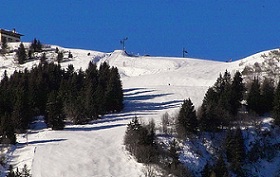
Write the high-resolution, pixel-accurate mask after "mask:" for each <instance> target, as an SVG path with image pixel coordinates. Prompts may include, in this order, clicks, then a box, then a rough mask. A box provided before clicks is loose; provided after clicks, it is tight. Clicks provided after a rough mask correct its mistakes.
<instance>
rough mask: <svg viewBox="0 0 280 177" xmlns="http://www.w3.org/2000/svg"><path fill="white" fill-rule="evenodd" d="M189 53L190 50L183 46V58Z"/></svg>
mask: <svg viewBox="0 0 280 177" xmlns="http://www.w3.org/2000/svg"><path fill="white" fill-rule="evenodd" d="M187 53H188V51H187V50H186V49H185V48H183V58H185V55H186V54H187Z"/></svg>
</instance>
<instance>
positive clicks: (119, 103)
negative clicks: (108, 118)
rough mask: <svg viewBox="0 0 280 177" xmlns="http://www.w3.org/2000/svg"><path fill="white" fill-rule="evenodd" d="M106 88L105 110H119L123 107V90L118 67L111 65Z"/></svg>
mask: <svg viewBox="0 0 280 177" xmlns="http://www.w3.org/2000/svg"><path fill="white" fill-rule="evenodd" d="M106 88H107V89H106V92H105V102H106V103H105V105H106V112H120V111H121V110H122V108H123V91H122V83H121V80H120V75H119V73H118V69H117V68H115V67H112V68H111V70H110V76H109V81H108V83H107V86H106Z"/></svg>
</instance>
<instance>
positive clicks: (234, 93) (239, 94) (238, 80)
mask: <svg viewBox="0 0 280 177" xmlns="http://www.w3.org/2000/svg"><path fill="white" fill-rule="evenodd" d="M244 92H245V86H244V84H243V79H242V77H241V73H240V72H236V73H235V75H234V77H233V81H232V85H231V91H230V113H231V114H232V115H234V116H236V114H237V112H238V109H239V108H240V107H241V101H242V100H243V93H244Z"/></svg>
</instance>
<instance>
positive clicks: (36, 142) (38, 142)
mask: <svg viewBox="0 0 280 177" xmlns="http://www.w3.org/2000/svg"><path fill="white" fill-rule="evenodd" d="M66 140H67V139H50V140H35V141H28V143H17V147H21V146H25V145H39V144H48V143H55V142H61V141H66Z"/></svg>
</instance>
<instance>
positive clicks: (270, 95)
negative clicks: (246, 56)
mask: <svg viewBox="0 0 280 177" xmlns="http://www.w3.org/2000/svg"><path fill="white" fill-rule="evenodd" d="M264 114H270V115H272V116H273V118H274V119H275V124H276V125H280V83H279V84H278V86H277V87H276V88H275V83H274V81H273V80H272V79H269V78H265V79H263V82H262V83H260V81H259V79H258V78H255V79H254V80H252V82H251V83H247V84H245V83H244V82H243V79H242V75H241V73H240V72H236V73H235V74H234V76H233V77H231V74H230V73H229V72H228V71H225V72H224V73H223V74H220V75H219V77H218V78H217V80H216V82H215V84H214V85H213V86H212V87H210V88H209V89H208V90H207V92H206V94H205V96H204V99H203V103H202V105H201V107H200V108H199V109H198V110H195V108H194V105H193V103H192V101H191V99H186V100H184V101H183V103H182V105H181V107H180V109H179V112H178V114H177V115H176V116H175V122H174V124H173V125H174V128H175V130H176V133H177V134H176V135H177V138H178V140H177V141H180V139H181V140H183V141H184V140H185V139H186V138H188V139H193V138H194V137H197V138H199V137H201V136H203V135H204V134H205V133H206V132H208V133H209V134H210V135H212V136H215V135H219V143H221V144H220V147H218V148H217V152H215V153H214V154H213V159H214V160H212V162H207V163H206V164H205V166H204V168H203V169H202V171H201V176H202V177H210V176H217V177H218V176H221V177H225V176H231V175H232V174H235V175H237V176H246V172H245V171H244V170H243V167H244V165H245V164H246V163H253V162H255V161H256V160H257V159H259V157H260V156H262V157H265V158H266V157H267V156H269V154H271V153H272V151H274V150H276V149H275V147H274V145H271V146H268V145H266V146H264V147H262V146H261V144H262V143H265V142H255V143H254V144H253V145H252V148H251V149H250V150H246V147H245V138H244V135H243V131H242V129H241V127H240V125H239V124H238V123H237V122H239V121H240V120H242V119H243V118H244V117H247V118H249V119H250V118H252V120H248V121H254V119H255V117H257V116H262V115H264ZM246 115H247V116H246ZM248 115H249V116H248ZM168 117H169V115H168V114H167V113H166V114H164V115H163V117H162V125H163V127H162V130H163V132H165V133H167V132H168V128H167V126H170V124H172V123H171V122H170V120H169V118H168ZM150 124H151V123H149V124H148V125H145V124H140V123H139V122H138V120H137V119H133V120H132V121H131V122H130V123H129V124H128V126H127V131H126V135H125V139H124V144H125V146H126V149H127V150H128V151H129V152H130V153H131V154H132V155H133V156H135V158H136V160H137V161H138V162H141V163H145V164H146V165H147V164H148V166H149V164H155V165H158V166H160V167H162V169H165V171H166V172H167V174H173V175H175V176H193V175H192V172H191V171H190V170H188V169H187V168H186V167H185V166H184V165H183V164H182V163H181V162H180V160H179V153H180V148H179V146H178V144H176V141H175V140H174V141H172V142H170V143H169V147H168V148H167V147H164V145H162V143H159V141H158V140H157V135H156V134H155V132H154V129H155V128H154V126H151V125H150ZM173 125H172V126H173ZM150 127H153V128H152V129H151V128H150ZM171 132H172V131H171ZM260 132H261V131H259V130H256V133H258V135H259V136H260V137H265V136H266V135H265V134H261V133H260ZM171 134H172V133H171ZM167 135H168V133H167ZM194 139H195V138H194ZM263 139H264V140H265V138H263ZM258 152H261V153H258ZM143 154H145V155H146V156H143ZM168 159H169V160H168Z"/></svg>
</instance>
